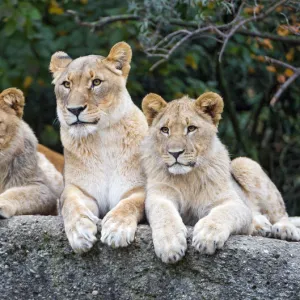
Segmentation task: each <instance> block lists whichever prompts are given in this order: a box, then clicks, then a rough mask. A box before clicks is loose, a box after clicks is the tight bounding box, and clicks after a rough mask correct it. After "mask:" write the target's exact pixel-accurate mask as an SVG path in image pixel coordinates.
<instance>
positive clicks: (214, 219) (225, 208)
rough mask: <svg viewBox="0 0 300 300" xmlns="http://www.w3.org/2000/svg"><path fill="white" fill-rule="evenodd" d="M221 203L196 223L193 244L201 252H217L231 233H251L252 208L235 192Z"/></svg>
mask: <svg viewBox="0 0 300 300" xmlns="http://www.w3.org/2000/svg"><path fill="white" fill-rule="evenodd" d="M219 203H220V204H219V205H217V206H215V207H214V208H213V209H212V210H211V211H210V213H209V214H208V215H207V216H206V217H204V218H202V219H200V220H199V221H198V222H197V223H196V225H195V228H194V232H193V243H192V245H193V246H194V247H195V248H196V250H197V251H199V252H201V253H205V254H213V253H215V251H216V249H221V248H222V247H223V246H224V244H225V242H226V241H227V239H228V238H229V236H230V235H231V234H248V233H249V228H250V225H251V221H252V214H251V210H250V208H249V207H248V206H247V205H246V204H245V203H243V201H242V200H240V199H239V198H238V196H237V195H235V194H234V193H233V195H232V196H231V197H228V198H225V199H223V200H222V201H219Z"/></svg>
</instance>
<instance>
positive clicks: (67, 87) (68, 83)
mask: <svg viewBox="0 0 300 300" xmlns="http://www.w3.org/2000/svg"><path fill="white" fill-rule="evenodd" d="M62 84H63V86H64V87H65V88H66V89H69V88H70V86H71V83H70V81H64V82H63V83H62Z"/></svg>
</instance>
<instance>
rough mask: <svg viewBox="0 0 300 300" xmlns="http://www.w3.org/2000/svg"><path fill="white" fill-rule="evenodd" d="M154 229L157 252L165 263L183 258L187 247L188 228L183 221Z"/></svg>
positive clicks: (154, 242)
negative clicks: (175, 224)
mask: <svg viewBox="0 0 300 300" xmlns="http://www.w3.org/2000/svg"><path fill="white" fill-rule="evenodd" d="M152 230H153V231H152V235H153V244H154V249H155V253H156V255H157V256H158V257H159V258H160V259H161V260H162V261H163V262H164V263H176V262H177V261H179V260H180V259H182V258H183V256H184V255H185V251H186V248H187V241H186V237H187V229H186V227H185V226H184V224H183V223H182V224H178V225H177V226H174V227H173V226H172V227H164V228H160V229H153V228H152Z"/></svg>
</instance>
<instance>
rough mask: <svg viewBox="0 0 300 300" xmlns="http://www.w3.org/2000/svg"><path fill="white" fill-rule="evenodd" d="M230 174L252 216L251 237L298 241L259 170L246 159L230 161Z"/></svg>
mask: <svg viewBox="0 0 300 300" xmlns="http://www.w3.org/2000/svg"><path fill="white" fill-rule="evenodd" d="M231 167H232V174H233V176H234V178H235V179H236V180H237V181H238V182H239V184H240V185H241V187H242V188H243V192H244V194H245V195H246V197H247V199H248V200H249V203H250V205H251V209H252V212H253V228H252V234H253V235H262V236H273V237H275V238H279V239H283V240H292V241H300V233H299V231H298V229H297V228H296V227H295V225H293V224H292V222H291V221H290V220H289V218H288V214H287V212H286V208H285V204H284V201H283V199H282V196H281V194H280V192H279V191H278V189H277V188H276V186H275V185H274V183H273V182H272V181H271V180H270V178H269V177H268V176H267V174H266V173H265V172H264V171H263V170H262V168H261V166H260V165H259V164H258V163H256V162H254V161H253V160H251V159H249V158H246V157H239V158H236V159H234V160H233V161H232V163H231Z"/></svg>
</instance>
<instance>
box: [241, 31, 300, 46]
mask: <svg viewBox="0 0 300 300" xmlns="http://www.w3.org/2000/svg"><path fill="white" fill-rule="evenodd" d="M236 33H237V34H242V35H246V36H253V37H260V38H266V39H270V40H273V41H279V42H284V43H289V44H294V45H295V46H296V45H300V39H299V38H298V39H295V38H292V37H285V36H280V35H276V34H271V33H265V32H253V31H249V30H242V29H240V30H238V31H237V32H236Z"/></svg>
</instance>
